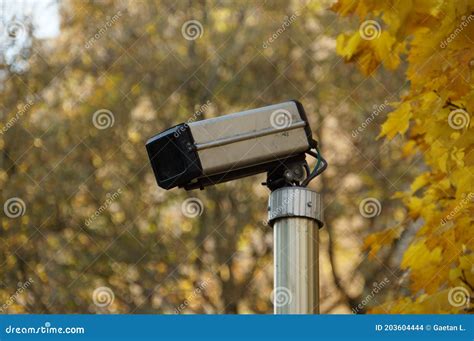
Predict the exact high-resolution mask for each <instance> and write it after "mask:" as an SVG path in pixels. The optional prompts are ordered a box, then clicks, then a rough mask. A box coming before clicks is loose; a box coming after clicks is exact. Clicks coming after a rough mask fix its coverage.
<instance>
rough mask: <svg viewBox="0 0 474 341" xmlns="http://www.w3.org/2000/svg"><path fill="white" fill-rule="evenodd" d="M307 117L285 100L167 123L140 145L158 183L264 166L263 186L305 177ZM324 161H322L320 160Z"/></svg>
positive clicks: (204, 180)
mask: <svg viewBox="0 0 474 341" xmlns="http://www.w3.org/2000/svg"><path fill="white" fill-rule="evenodd" d="M316 147H317V145H316V141H314V140H313V138H312V134H311V129H310V126H309V123H308V118H307V116H306V114H305V111H304V108H303V106H302V104H301V103H299V102H298V101H288V102H284V103H280V104H276V105H270V106H267V107H263V108H258V109H252V110H246V111H242V112H237V113H233V114H228V115H224V116H220V117H215V118H209V119H205V120H201V121H195V122H191V123H182V124H178V125H176V126H174V127H171V128H169V129H167V130H165V131H163V132H161V133H159V134H158V135H155V136H154V137H152V138H150V139H149V140H148V141H147V143H146V149H147V152H148V156H149V158H150V161H151V165H152V168H153V172H154V174H155V177H156V180H157V182H158V185H159V186H160V187H162V188H164V189H171V188H174V187H176V186H178V187H184V188H185V189H186V190H190V189H196V188H201V189H203V188H204V187H206V186H210V185H215V184H218V183H222V182H226V181H229V180H234V179H239V178H243V177H246V176H250V175H254V174H258V173H262V172H267V183H266V184H267V186H268V187H269V188H270V189H272V190H273V189H276V188H279V187H282V186H285V185H300V184H303V185H304V184H305V182H306V183H307V182H308V181H309V180H310V179H311V177H314V176H315V175H316V173H317V172H318V171H321V169H315V172H313V173H310V172H309V167H308V165H307V163H306V161H305V154H306V153H309V154H311V155H313V156H316V157H318V167H317V168H319V164H320V161H321V159H320V158H319V154H316V153H313V152H312V151H311V149H313V148H316ZM326 165H327V164H326Z"/></svg>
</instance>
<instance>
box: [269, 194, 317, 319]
mask: <svg viewBox="0 0 474 341" xmlns="http://www.w3.org/2000/svg"><path fill="white" fill-rule="evenodd" d="M310 192H311V193H310ZM269 203H270V207H269V209H270V210H269V216H270V217H272V219H273V220H272V221H273V242H274V244H273V247H274V251H273V252H274V288H273V305H274V313H275V314H318V313H319V254H318V253H319V242H318V239H319V222H320V221H322V219H321V217H322V212H321V209H322V208H321V205H320V198H319V194H317V193H315V192H313V191H310V190H308V189H306V188H301V187H285V188H281V189H278V190H276V191H274V192H272V193H271V195H270V200H269ZM276 203H278V204H279V206H278V205H275V204H276ZM308 203H310V204H311V205H308ZM305 207H308V208H305ZM277 211H278V212H277ZM283 212H285V213H283ZM318 219H321V220H319V221H318Z"/></svg>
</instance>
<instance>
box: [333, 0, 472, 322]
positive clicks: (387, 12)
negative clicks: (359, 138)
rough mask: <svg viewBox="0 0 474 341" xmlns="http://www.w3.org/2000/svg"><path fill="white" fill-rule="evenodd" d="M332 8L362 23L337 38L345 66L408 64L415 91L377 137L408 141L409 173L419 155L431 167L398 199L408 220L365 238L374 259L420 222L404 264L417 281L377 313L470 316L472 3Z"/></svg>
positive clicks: (345, 2) (370, 69) (365, 68)
mask: <svg viewBox="0 0 474 341" xmlns="http://www.w3.org/2000/svg"><path fill="white" fill-rule="evenodd" d="M333 9H334V10H335V11H336V12H337V13H338V14H339V15H341V16H352V15H354V16H357V17H358V18H359V24H360V26H359V30H357V31H355V32H352V33H349V34H341V35H340V36H339V37H338V39H337V52H338V53H339V54H340V55H341V56H343V57H344V59H345V60H346V61H348V62H353V63H355V64H357V66H358V68H359V69H360V70H361V71H362V72H363V73H364V74H365V75H371V74H373V73H375V72H377V70H378V68H379V67H381V66H383V67H385V68H387V69H389V70H395V69H398V68H405V67H406V81H407V82H409V84H410V87H409V91H408V92H407V93H401V94H400V96H399V98H400V101H399V102H397V103H392V104H391V105H392V107H393V110H392V112H390V113H389V114H388V117H387V119H386V121H385V123H384V124H383V125H382V128H381V133H380V136H379V137H380V138H387V139H393V138H394V137H395V136H396V135H397V134H400V135H401V136H403V137H404V138H405V143H404V147H403V155H404V157H405V160H406V163H407V168H408V167H410V164H411V161H412V160H413V159H416V158H420V157H422V158H423V160H424V162H425V163H426V165H427V169H426V171H425V172H423V173H421V174H419V176H418V177H417V178H416V179H414V181H413V182H412V184H411V187H410V189H409V190H407V191H405V192H398V193H395V194H394V198H398V199H401V200H402V201H403V203H404V204H405V206H406V208H407V211H406V215H405V217H404V219H402V220H401V221H400V222H399V224H397V225H396V226H387V229H386V230H385V231H383V232H380V233H377V234H372V235H370V236H369V237H368V238H367V239H366V242H365V247H366V248H367V249H368V250H369V251H370V255H372V256H374V255H375V254H377V252H378V250H380V249H381V248H382V247H383V246H384V245H389V244H391V243H392V242H393V241H394V240H395V239H397V238H399V236H400V234H401V233H402V232H403V231H404V229H406V228H407V226H409V225H410V224H413V223H414V222H419V223H422V224H421V227H420V228H419V229H418V230H417V232H416V234H415V235H414V236H413V238H412V240H411V241H410V243H409V245H408V247H407V249H406V251H405V252H404V255H403V259H402V261H401V264H400V267H401V269H403V270H405V271H406V272H407V274H408V275H409V283H410V284H409V291H403V290H401V291H400V292H397V293H396V294H395V295H392V297H391V298H389V299H388V300H387V301H386V302H385V303H384V304H382V305H380V306H378V307H376V308H375V309H372V312H375V313H386V312H390V313H455V312H459V313H462V312H466V311H470V312H472V295H473V287H474V253H473V248H474V234H473V227H474V226H473V221H474V214H473V213H474V204H473V199H474V177H473V175H474V153H473V149H474V148H473V147H474V134H473V130H474V126H473V123H472V121H471V118H472V114H473V113H474V85H473V79H474V2H473V1H440V0H425V1H417V0H414V1H368V0H363V1H351V0H340V1H339V2H337V3H336V4H335V5H334V6H333ZM459 292H461V293H463V295H466V297H463V298H462V299H463V301H464V302H459V296H457V297H456V293H458V294H459ZM468 296H470V298H469V297H468ZM456 299H458V301H456ZM469 299H470V301H471V304H470V305H469ZM466 301H467V302H468V303H467V304H460V303H465V302H466Z"/></svg>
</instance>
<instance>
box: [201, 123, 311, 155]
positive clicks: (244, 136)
mask: <svg viewBox="0 0 474 341" xmlns="http://www.w3.org/2000/svg"><path fill="white" fill-rule="evenodd" d="M305 125H306V122H304V121H299V122H296V123H291V124H290V125H289V126H288V127H287V128H285V131H289V130H293V129H298V128H302V127H304V126H305ZM275 133H277V131H275V128H273V127H272V128H266V129H262V130H259V131H252V132H249V133H243V134H240V135H233V136H229V137H223V138H221V139H219V140H215V141H211V142H206V143H198V144H196V150H197V151H200V150H203V149H207V148H212V147H220V146H225V145H226V144H231V143H234V142H239V141H243V140H248V139H255V138H257V137H262V136H267V135H272V134H275Z"/></svg>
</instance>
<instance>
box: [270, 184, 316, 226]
mask: <svg viewBox="0 0 474 341" xmlns="http://www.w3.org/2000/svg"><path fill="white" fill-rule="evenodd" d="M281 217H307V218H311V219H316V220H317V222H318V224H319V226H320V227H321V226H322V225H323V207H322V201H321V196H320V194H319V193H317V192H314V191H312V190H310V189H308V188H305V187H283V188H279V189H277V190H275V191H273V192H272V193H271V195H270V199H269V200H268V223H269V224H270V225H272V224H273V222H274V221H275V220H277V219H278V218H281Z"/></svg>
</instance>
